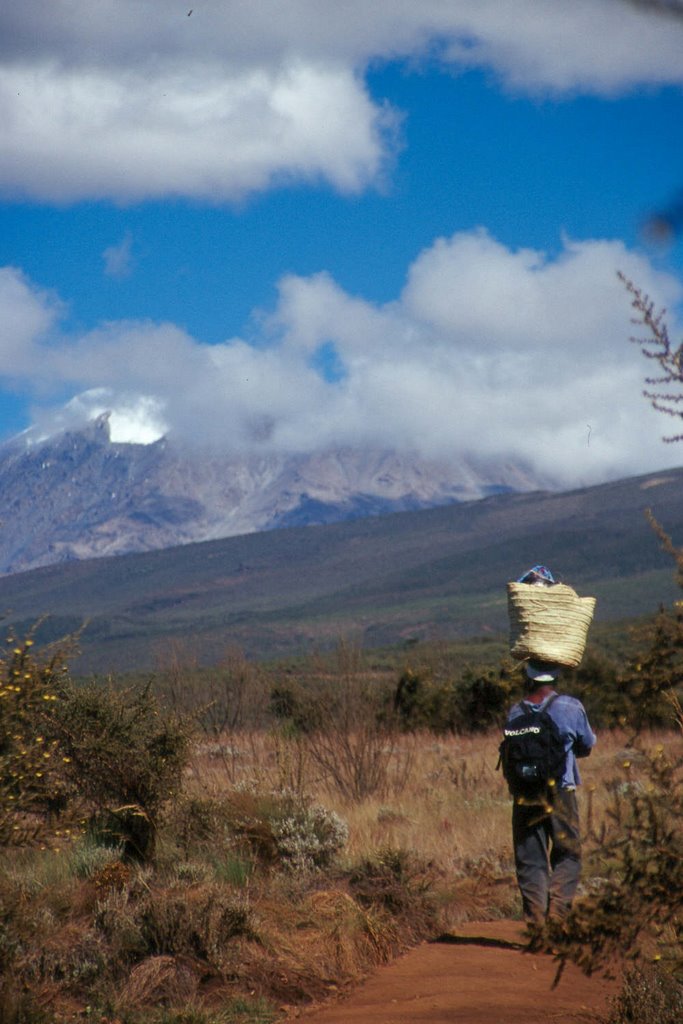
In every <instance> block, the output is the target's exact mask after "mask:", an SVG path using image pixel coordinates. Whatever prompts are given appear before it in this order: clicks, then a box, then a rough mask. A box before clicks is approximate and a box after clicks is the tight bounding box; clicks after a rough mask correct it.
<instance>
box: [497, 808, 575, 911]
mask: <svg viewBox="0 0 683 1024" xmlns="http://www.w3.org/2000/svg"><path fill="white" fill-rule="evenodd" d="M548 811H549V813H548ZM512 841H513V844H514V849H515V869H516V872H517V883H518V885H519V891H520V892H521V894H522V911H523V913H524V918H525V920H526V921H528V922H530V923H533V924H543V922H544V921H545V919H546V917H553V918H562V917H564V916H565V914H566V913H567V911H568V910H569V908H570V906H571V902H572V900H573V898H574V893H575V892H576V887H577V885H578V884H579V876H580V873H581V838H580V835H579V808H578V803H577V800H576V792H575V791H574V790H567V789H558V790H556V791H555V793H554V796H553V800H552V807H541V806H538V805H531V804H524V803H520V802H518V801H517V800H515V803H514V805H513V808H512Z"/></svg>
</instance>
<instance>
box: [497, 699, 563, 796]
mask: <svg viewBox="0 0 683 1024" xmlns="http://www.w3.org/2000/svg"><path fill="white" fill-rule="evenodd" d="M558 696H559V694H557V693H555V694H553V696H552V697H551V698H550V700H549V701H548V703H547V704H546V706H545V707H544V708H543V710H542V711H532V710H531V709H525V705H524V701H522V702H521V703H520V705H519V706H520V707H521V708H522V711H523V713H522V714H521V715H518V716H517V717H516V718H514V719H513V720H512V721H511V722H508V724H507V725H506V727H505V729H504V732H503V741H502V743H501V744H500V747H499V753H500V757H499V759H498V767H499V768H500V767H502V769H503V775H504V776H505V780H506V782H507V784H508V786H509V788H510V792H511V793H512V795H513V796H515V797H523V798H524V797H525V798H527V799H529V800H532V799H534V798H536V799H538V798H542V797H544V796H546V795H547V792H548V786H549V785H557V784H558V783H559V782H560V780H561V779H562V776H563V774H564V769H565V765H566V763H567V753H566V751H565V748H564V740H563V739H562V736H561V734H560V730H559V729H558V727H557V724H556V722H554V721H553V719H552V718H551V717H550V715H549V714H548V708H549V707H550V705H551V704H552V702H553V701H554V700H555V699H556V698H557V697H558Z"/></svg>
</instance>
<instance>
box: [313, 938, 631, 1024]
mask: <svg viewBox="0 0 683 1024" xmlns="http://www.w3.org/2000/svg"><path fill="white" fill-rule="evenodd" d="M555 973H556V964H555V962H554V960H553V958H552V957H551V956H546V955H540V954H536V953H529V952H527V951H526V950H525V948H524V937H523V928H522V926H521V925H520V923H519V922H516V921H489V922H486V923H484V924H477V923H471V922H470V923H468V924H466V925H463V926H461V927H460V928H458V929H456V930H455V931H453V932H451V933H450V934H449V935H448V936H444V937H443V939H441V940H440V941H438V942H430V943H424V944H423V945H421V946H418V947H417V949H413V950H411V951H410V952H409V953H406V954H405V955H404V956H401V957H399V959H398V960H396V961H394V962H393V963H391V964H389V965H388V966H386V967H382V968H380V970H378V971H377V972H376V973H375V974H374V975H373V976H372V977H371V978H369V980H368V981H366V982H365V984H363V985H362V986H361V987H360V988H359V989H358V990H357V991H355V992H354V993H353V994H352V995H351V996H349V997H348V998H347V999H344V1000H343V1001H340V1002H338V1003H335V1004H334V1005H333V1006H327V1007H324V1008H323V1009H319V1010H317V1011H315V1012H312V1013H307V1014H305V1015H304V1016H305V1018H306V1019H307V1020H310V1021H311V1022H314V1024H595V1022H597V1021H599V1020H600V1019H601V1017H602V1016H603V1015H604V1014H605V1012H606V1011H607V1009H608V1005H609V999H610V996H613V995H614V994H615V993H616V991H617V986H616V983H614V982H609V981H606V980H605V979H604V978H601V977H591V978H587V977H586V976H585V975H584V974H582V973H581V971H579V970H578V968H576V967H574V965H569V966H567V968H566V969H565V972H564V974H563V975H562V978H561V979H560V982H559V984H558V985H557V987H556V988H554V989H553V987H552V985H553V980H554V978H555Z"/></svg>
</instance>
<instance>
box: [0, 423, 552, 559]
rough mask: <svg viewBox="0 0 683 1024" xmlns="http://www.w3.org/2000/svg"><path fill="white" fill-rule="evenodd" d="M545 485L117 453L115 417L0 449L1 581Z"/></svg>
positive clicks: (207, 453)
mask: <svg viewBox="0 0 683 1024" xmlns="http://www.w3.org/2000/svg"><path fill="white" fill-rule="evenodd" d="M539 482H542V481H539V479H538V478H537V477H535V476H534V475H533V474H532V473H531V472H530V470H528V469H527V468H526V467H524V466H521V465H517V464H514V463H511V462H501V461H495V460H493V461H491V460H490V461H488V462H487V461H485V460H476V459H474V458H467V457H464V456H461V457H459V458H457V459H456V458H454V459H453V460H451V461H441V462H438V461H435V460H428V459H425V458H422V457H420V456H419V455H418V454H417V453H415V452H407V453H400V452H391V451H383V450H360V449H358V450H357V449H341V450H329V451H320V452H313V453H308V454H287V453H279V454H278V453H261V454H259V453H255V452H253V453H244V454H236V453H232V452H218V451H216V450H215V449H199V448H193V449H190V448H184V447H182V446H179V445H176V444H174V443H172V442H171V441H170V440H169V439H168V438H160V439H159V440H157V441H154V442H153V443H151V444H144V445H143V444H131V443H121V442H113V441H111V439H110V431H109V414H107V413H105V414H103V415H100V416H99V417H97V418H96V419H94V420H92V421H91V422H90V423H88V424H87V425H86V426H85V427H82V428H80V429H72V430H64V431H61V432H59V433H57V434H56V435H54V436H53V437H48V438H43V437H40V435H39V434H38V433H37V431H28V432H26V433H25V434H24V435H20V436H19V437H17V438H14V439H12V441H10V442H7V443H6V444H5V445H3V446H2V447H0V493H1V494H2V495H3V496H4V506H5V515H4V517H3V519H4V522H3V530H2V532H1V533H0V573H13V572H21V571H26V570H29V569H33V568H38V567H40V566H41V565H49V564H52V563H56V562H63V561H70V560H73V559H83V558H91V557H106V556H110V555H120V554H127V553H129V552H135V551H138V552H141V551H149V550H156V549H159V548H165V547H173V546H175V545H178V544H186V543H194V542H198V541H205V540H213V539H217V538H221V537H230V536H238V535H241V534H245V533H253V532H261V531H264V530H270V529H279V528H283V527H289V526H297V525H313V524H317V523H328V522H336V521H341V520H345V519H355V518H359V517H362V516H366V515H383V514H387V513H389V512H397V511H404V510H409V509H413V510H414V509H420V508H428V507H432V506H437V505H445V504H449V503H451V502H457V501H463V500H472V499H474V498H479V497H482V496H485V495H487V494H490V493H496V492H500V491H509V490H515V491H518V490H530V489H533V488H534V487H536V486H538V485H539Z"/></svg>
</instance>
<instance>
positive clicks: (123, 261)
mask: <svg viewBox="0 0 683 1024" xmlns="http://www.w3.org/2000/svg"><path fill="white" fill-rule="evenodd" d="M102 259H103V260H104V272H105V274H106V275H107V277H116V278H121V277H128V275H129V274H130V273H131V271H132V269H133V236H132V234H131V233H130V231H126V233H125V234H124V236H123V238H122V239H121V241H120V242H119V243H118V244H116V245H109V246H107V248H106V249H105V250H104V252H103V253H102Z"/></svg>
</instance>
